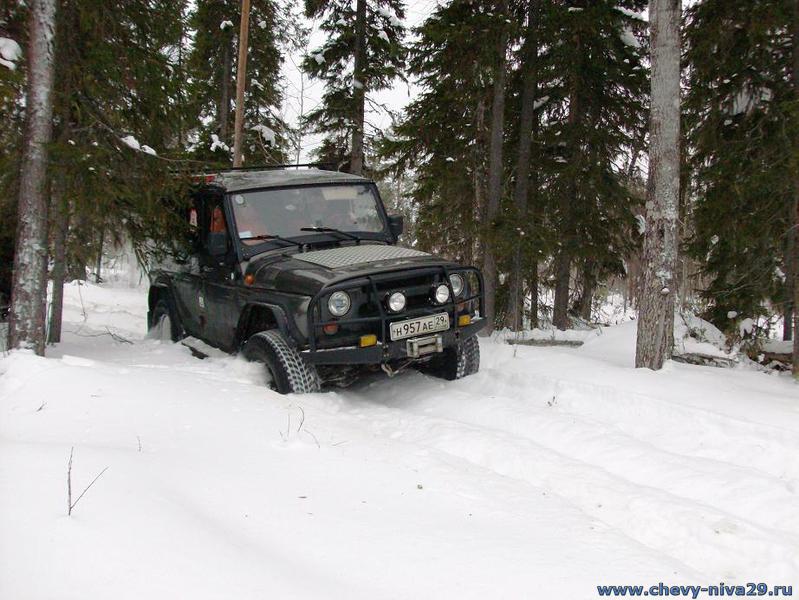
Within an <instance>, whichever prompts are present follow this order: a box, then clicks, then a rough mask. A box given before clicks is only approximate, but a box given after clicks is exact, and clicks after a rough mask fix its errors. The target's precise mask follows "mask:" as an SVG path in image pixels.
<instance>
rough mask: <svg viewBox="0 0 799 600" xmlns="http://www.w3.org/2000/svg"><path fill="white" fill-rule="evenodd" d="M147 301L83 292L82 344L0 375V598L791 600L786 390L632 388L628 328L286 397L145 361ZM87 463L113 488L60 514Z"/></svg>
mask: <svg viewBox="0 0 799 600" xmlns="http://www.w3.org/2000/svg"><path fill="white" fill-rule="evenodd" d="M145 301H146V298H145V291H144V290H143V289H108V288H104V287H97V286H91V285H83V286H77V285H73V286H70V287H69V288H68V290H67V308H66V314H65V319H66V329H67V330H68V331H69V333H67V334H66V335H65V341H64V343H62V344H60V345H59V346H57V347H55V348H51V349H49V352H48V357H47V358H44V359H42V358H38V357H35V356H33V355H31V354H27V353H23V352H16V353H12V354H10V355H7V356H5V357H4V358H2V359H0V598H3V599H5V598H9V599H14V600H17V599H19V600H22V599H27V598H31V599H33V598H36V599H44V598H59V599H62V598H64V599H66V598H76V599H77V598H80V599H93V598H98V599H99V598H103V599H105V598H115V599H125V598H131V599H133V598H136V599H137V600H138V599H141V598H148V599H151V598H169V599H172V598H192V599H201V598H237V599H241V598H266V597H282V598H498V597H505V598H522V597H525V598H529V597H534V598H568V599H570V600H571V599H581V598H596V597H597V592H596V585H597V584H627V583H629V584H643V585H651V584H657V583H658V582H660V581H663V582H666V583H668V584H678V583H693V584H703V585H707V584H718V583H719V582H721V581H724V582H726V583H732V582H746V581H754V582H760V581H763V582H767V583H769V584H772V585H791V584H793V585H797V584H799V459H797V457H799V389H797V387H796V385H794V384H793V383H792V382H791V380H790V379H789V378H788V377H787V376H772V375H767V374H764V373H760V372H757V371H754V370H749V369H746V368H744V367H741V368H736V369H726V370H724V369H714V368H710V367H697V366H691V365H683V364H677V363H669V364H668V365H667V367H666V369H664V370H663V371H662V372H659V373H653V372H649V371H643V370H635V369H633V368H632V363H633V354H634V339H635V323H634V322H630V323H626V324H623V325H618V326H614V327H610V328H604V329H602V330H601V332H602V333H601V334H600V335H596V334H594V335H591V336H588V337H586V338H585V339H586V343H585V345H584V346H583V347H581V348H560V347H557V348H555V347H544V348H540V347H524V346H516V347H511V346H508V345H505V344H502V343H500V342H498V341H485V340H484V341H483V342H482V354H483V356H482V358H483V366H482V368H481V371H480V373H479V374H477V375H476V376H474V377H471V378H468V379H465V380H462V381H458V382H453V383H449V382H443V381H439V380H436V379H432V378H429V377H426V376H423V375H420V374H417V373H406V374H402V375H400V376H398V377H396V378H394V379H391V380H389V379H387V378H385V377H383V376H380V377H374V378H371V379H368V380H366V381H363V382H361V383H359V384H358V385H356V386H355V387H354V388H351V389H349V390H346V391H338V392H328V393H324V394H317V395H310V396H293V397H281V396H278V395H276V394H274V393H272V392H270V391H268V390H266V389H265V388H264V387H262V386H261V385H260V382H261V380H262V375H261V372H260V370H259V369H258V367H257V366H256V365H251V364H247V363H245V362H243V361H242V360H240V359H237V358H232V357H228V356H224V355H218V356H216V355H215V356H212V357H211V358H208V359H205V360H199V359H197V358H194V357H192V355H191V353H190V351H189V350H188V349H187V348H186V347H184V346H181V345H174V344H164V343H160V342H157V341H154V340H147V339H143V336H142V332H143V330H144V324H145V310H146V309H145ZM109 332H113V333H114V334H115V335H116V337H112V336H111V335H109ZM73 446H74V464H73V487H74V488H75V489H76V493H75V495H77V493H79V492H80V491H81V490H82V489H83V488H84V487H85V486H86V485H87V484H88V483H89V482H90V481H91V480H92V479H93V478H94V477H95V476H96V475H97V473H99V472H100V471H101V470H102V469H103V468H105V467H108V470H107V471H106V472H105V474H104V475H103V476H102V477H101V478H100V479H99V480H98V481H97V482H96V483H95V485H94V487H92V488H91V489H90V490H89V491H88V493H87V494H86V495H85V496H84V497H83V499H82V500H81V501H80V503H79V504H78V505H77V507H76V508H75V511H74V513H73V515H72V516H71V517H68V516H67V515H66V512H67V510H66V509H67V506H66V503H67V500H66V467H67V460H68V458H69V453H70V448H71V447H73ZM794 589H796V588H794Z"/></svg>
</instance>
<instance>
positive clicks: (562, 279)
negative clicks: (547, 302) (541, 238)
mask: <svg viewBox="0 0 799 600" xmlns="http://www.w3.org/2000/svg"><path fill="white" fill-rule="evenodd" d="M561 204H563V203H561ZM570 277H571V256H569V250H568V249H567V247H566V241H565V240H563V241H562V242H561V247H560V250H559V251H558V255H557V257H556V258H555V302H554V306H553V307H552V324H553V325H554V326H555V327H557V328H558V329H560V330H561V331H565V330H566V329H568V328H569V325H570V323H569V279H570Z"/></svg>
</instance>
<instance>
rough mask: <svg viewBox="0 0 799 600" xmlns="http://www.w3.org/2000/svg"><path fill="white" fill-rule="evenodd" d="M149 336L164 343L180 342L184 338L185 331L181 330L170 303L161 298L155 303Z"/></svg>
mask: <svg viewBox="0 0 799 600" xmlns="http://www.w3.org/2000/svg"><path fill="white" fill-rule="evenodd" d="M147 335H148V336H149V337H151V338H153V339H156V340H160V341H162V342H179V341H180V340H181V339H182V338H183V331H182V330H181V328H180V323H178V321H177V319H176V318H175V316H174V315H173V314H172V310H171V309H170V308H169V302H167V301H166V300H165V299H164V298H161V299H160V300H159V301H158V302H156V303H155V306H154V307H153V312H152V322H151V323H150V329H149V331H148V332H147Z"/></svg>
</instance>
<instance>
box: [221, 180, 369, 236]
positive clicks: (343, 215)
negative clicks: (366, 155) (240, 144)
mask: <svg viewBox="0 0 799 600" xmlns="http://www.w3.org/2000/svg"><path fill="white" fill-rule="evenodd" d="M232 205H233V214H234V216H235V218H236V229H237V231H238V235H239V238H240V239H241V240H242V241H243V242H244V243H245V244H248V245H252V244H258V243H263V239H264V237H268V236H276V237H284V238H288V237H294V236H301V235H302V236H305V235H309V234H310V233H311V232H308V231H302V229H303V228H309V227H311V228H312V227H319V228H331V229H338V230H340V231H348V232H356V233H358V232H367V233H380V232H381V231H383V230H384V224H383V219H382V217H381V213H380V210H379V209H378V198H377V194H376V193H375V191H374V187H373V186H372V185H365V184H350V185H324V186H302V187H296V188H285V189H275V190H258V191H252V192H239V193H235V194H233V196H232ZM258 238H260V239H258Z"/></svg>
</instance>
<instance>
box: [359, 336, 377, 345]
mask: <svg viewBox="0 0 799 600" xmlns="http://www.w3.org/2000/svg"><path fill="white" fill-rule="evenodd" d="M376 345H377V336H376V335H375V334H373V333H370V334H369V335H362V336H361V348H367V347H369V346H376Z"/></svg>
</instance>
